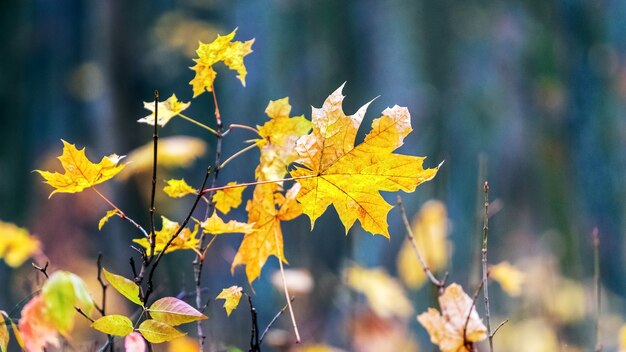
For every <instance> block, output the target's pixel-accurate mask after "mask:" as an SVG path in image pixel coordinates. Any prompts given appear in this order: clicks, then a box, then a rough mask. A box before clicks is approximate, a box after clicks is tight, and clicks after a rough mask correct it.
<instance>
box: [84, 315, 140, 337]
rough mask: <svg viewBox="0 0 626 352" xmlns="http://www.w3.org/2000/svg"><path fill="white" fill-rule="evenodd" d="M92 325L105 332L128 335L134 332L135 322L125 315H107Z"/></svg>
mask: <svg viewBox="0 0 626 352" xmlns="http://www.w3.org/2000/svg"><path fill="white" fill-rule="evenodd" d="M91 327H92V328H94V329H96V330H98V331H100V332H103V333H105V334H109V335H114V336H128V335H129V334H130V333H131V332H133V322H132V321H130V319H128V318H127V317H125V316H123V315H117V314H112V315H106V316H103V317H102V318H100V319H98V320H96V321H94V322H93V323H92V324H91Z"/></svg>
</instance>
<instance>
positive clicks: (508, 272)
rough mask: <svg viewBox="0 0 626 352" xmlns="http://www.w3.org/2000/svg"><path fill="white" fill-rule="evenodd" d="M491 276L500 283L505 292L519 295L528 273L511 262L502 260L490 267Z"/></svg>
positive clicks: (514, 295)
mask: <svg viewBox="0 0 626 352" xmlns="http://www.w3.org/2000/svg"><path fill="white" fill-rule="evenodd" d="M489 278H491V279H493V280H494V281H496V282H497V283H499V284H500V287H502V290H503V291H504V292H506V293H507V294H509V295H510V296H513V297H517V296H519V295H520V294H521V293H522V284H523V283H524V279H525V278H526V275H525V274H524V273H523V272H521V271H520V270H519V269H517V268H516V267H514V266H513V265H511V264H510V263H509V262H501V263H499V264H496V265H493V266H491V267H490V268H489Z"/></svg>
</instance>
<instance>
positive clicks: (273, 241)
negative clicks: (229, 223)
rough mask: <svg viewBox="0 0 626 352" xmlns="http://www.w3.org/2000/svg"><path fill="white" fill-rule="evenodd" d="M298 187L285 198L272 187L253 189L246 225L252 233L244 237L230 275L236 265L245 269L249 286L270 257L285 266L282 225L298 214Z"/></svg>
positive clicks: (299, 211) (276, 186)
mask: <svg viewBox="0 0 626 352" xmlns="http://www.w3.org/2000/svg"><path fill="white" fill-rule="evenodd" d="M299 190H300V185H299V184H297V183H296V184H294V185H293V186H292V187H291V189H290V190H289V191H287V193H286V195H283V194H282V193H280V192H279V191H280V187H279V186H278V185H277V184H275V183H268V184H260V185H257V186H256V187H255V188H254V193H253V196H252V199H251V200H249V201H248V205H247V206H246V210H247V211H248V223H250V224H251V223H254V230H255V231H254V232H252V233H249V234H247V235H245V236H244V237H243V241H242V242H241V245H240V246H239V250H238V251H237V254H235V259H233V264H232V266H231V271H234V270H235V267H237V266H238V265H245V266H246V275H247V276H248V282H250V283H252V281H254V280H255V279H256V278H257V277H259V275H261V269H262V268H263V265H265V262H266V261H267V258H268V257H269V256H270V255H273V256H275V257H276V258H278V260H282V261H283V262H284V263H287V259H285V255H284V253H283V232H282V230H281V228H280V222H281V221H287V220H291V219H293V218H295V217H297V216H299V215H300V214H302V210H301V207H300V204H298V203H297V202H296V200H295V199H296V195H297V194H298V191H299Z"/></svg>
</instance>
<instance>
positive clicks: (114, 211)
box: [98, 209, 118, 230]
mask: <svg viewBox="0 0 626 352" xmlns="http://www.w3.org/2000/svg"><path fill="white" fill-rule="evenodd" d="M117 213H118V210H117V209H112V210H109V211H107V213H106V214H104V216H103V217H102V218H101V219H100V221H98V230H102V227H103V226H104V224H106V223H107V221H109V219H110V218H111V217H113V216H114V215H117Z"/></svg>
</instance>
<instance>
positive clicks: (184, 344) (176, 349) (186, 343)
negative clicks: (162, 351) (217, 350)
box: [167, 336, 230, 352]
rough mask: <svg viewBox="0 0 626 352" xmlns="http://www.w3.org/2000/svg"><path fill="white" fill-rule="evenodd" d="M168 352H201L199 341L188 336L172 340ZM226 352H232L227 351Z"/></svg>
mask: <svg viewBox="0 0 626 352" xmlns="http://www.w3.org/2000/svg"><path fill="white" fill-rule="evenodd" d="M167 351H168V352H201V351H200V345H198V340H197V339H195V338H191V337H188V336H185V337H182V338H180V339H176V340H172V341H171V342H170V343H169V344H168V346H167ZM226 352H230V351H229V350H226Z"/></svg>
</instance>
